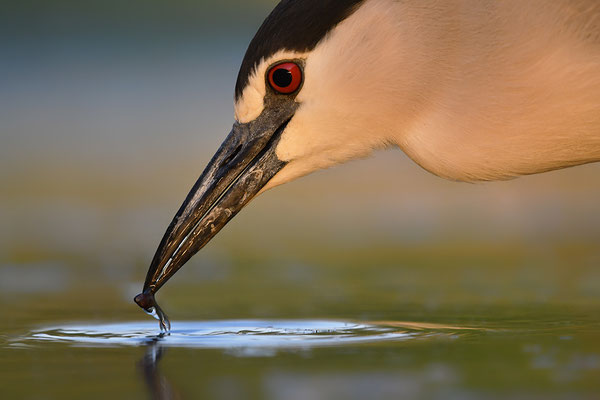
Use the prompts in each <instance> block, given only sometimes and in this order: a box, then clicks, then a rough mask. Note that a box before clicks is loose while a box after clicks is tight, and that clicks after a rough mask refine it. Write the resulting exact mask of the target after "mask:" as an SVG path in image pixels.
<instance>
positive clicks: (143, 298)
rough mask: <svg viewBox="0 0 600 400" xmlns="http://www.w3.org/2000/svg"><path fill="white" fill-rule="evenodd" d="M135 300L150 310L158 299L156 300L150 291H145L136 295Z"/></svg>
mask: <svg viewBox="0 0 600 400" xmlns="http://www.w3.org/2000/svg"><path fill="white" fill-rule="evenodd" d="M133 301H135V302H136V304H137V305H138V306H140V307H141V308H143V309H144V310H146V311H148V310H149V309H150V308H152V307H153V306H154V305H155V304H156V300H154V294H152V293H150V292H143V293H140V294H138V295H137V296H135V298H134V299H133Z"/></svg>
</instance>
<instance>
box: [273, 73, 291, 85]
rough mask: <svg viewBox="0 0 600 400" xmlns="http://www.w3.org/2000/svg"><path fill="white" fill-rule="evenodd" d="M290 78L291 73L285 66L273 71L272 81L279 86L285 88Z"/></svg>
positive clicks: (289, 83)
mask: <svg viewBox="0 0 600 400" xmlns="http://www.w3.org/2000/svg"><path fill="white" fill-rule="evenodd" d="M292 80H293V77H292V73H291V72H290V71H288V70H287V69H285V68H279V69H276V70H275V72H273V83H274V84H275V85H277V86H279V87H282V88H285V87H288V86H290V85H291V84H292Z"/></svg>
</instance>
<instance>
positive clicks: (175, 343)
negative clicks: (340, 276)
mask: <svg viewBox="0 0 600 400" xmlns="http://www.w3.org/2000/svg"><path fill="white" fill-rule="evenodd" d="M466 330H473V329H472V328H464V327H455V326H444V325H436V324H425V323H416V322H395V321H383V322H364V323H363V322H345V321H329V320H271V321H267V320H221V321H187V322H177V323H176V324H174V326H173V329H172V331H171V332H170V334H168V335H162V334H158V332H157V328H156V323H154V322H150V321H148V322H126V323H113V324H78V325H65V326H57V327H49V328H43V329H38V330H35V331H32V332H31V333H29V334H28V335H26V336H24V337H21V338H19V339H18V340H15V341H14V342H13V344H14V345H15V346H27V345H35V344H38V345H39V344H42V343H43V342H53V343H67V344H70V345H74V346H87V347H100V346H140V345H146V344H148V343H151V342H157V341H159V342H160V344H161V345H162V346H167V347H188V348H206V349H235V348H307V347H319V346H320V347H322V346H343V345H349V344H358V343H373V342H388V341H402V340H409V339H424V338H429V337H451V338H452V337H457V336H459V335H462V334H464V333H465V331H466Z"/></svg>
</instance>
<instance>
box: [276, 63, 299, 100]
mask: <svg viewBox="0 0 600 400" xmlns="http://www.w3.org/2000/svg"><path fill="white" fill-rule="evenodd" d="M268 76H269V84H270V85H271V87H272V88H273V89H275V91H277V92H279V93H283V94H290V93H294V92H295V91H296V90H298V88H299V87H300V84H301V83H302V70H301V69H300V67H299V66H298V64H296V63H293V62H286V63H283V64H278V65H276V66H274V67H273V68H271V69H270V70H269V75H268Z"/></svg>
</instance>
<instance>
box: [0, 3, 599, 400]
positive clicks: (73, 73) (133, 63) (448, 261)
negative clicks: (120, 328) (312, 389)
mask: <svg viewBox="0 0 600 400" xmlns="http://www.w3.org/2000/svg"><path fill="white" fill-rule="evenodd" d="M0 4H1V6H0V7H1V8H0V49H1V55H0V88H1V89H0V92H1V94H0V139H1V142H0V143H1V145H0V304H1V305H2V309H3V322H2V325H0V335H1V336H0V339H2V338H5V339H6V340H8V339H10V338H13V337H15V335H19V334H22V333H24V332H27V331H28V330H29V329H32V328H34V327H37V326H40V325H44V324H48V323H56V322H62V321H71V320H84V321H107V320H114V321H117V320H118V321H121V320H128V319H141V318H143V317H144V316H143V315H141V312H140V311H139V309H138V308H137V307H136V306H135V305H134V304H133V303H132V301H131V299H132V298H133V296H134V295H135V294H136V293H138V292H139V291H140V289H141V287H142V283H143V280H144V277H145V273H146V269H147V266H148V264H149V262H150V259H151V257H152V255H153V253H154V250H155V248H156V246H157V244H158V242H159V240H160V238H161V237H162V234H163V232H164V230H165V228H166V226H167V225H168V223H169V222H170V221H171V218H172V217H173V215H174V213H175V211H176V210H177V208H178V207H179V205H180V204H181V202H182V201H183V199H184V197H185V195H186V194H187V192H188V190H189V189H190V188H191V186H192V184H193V183H194V182H195V180H196V179H197V178H198V176H199V174H200V173H201V172H202V170H203V168H204V166H205V164H206V163H207V162H208V160H209V159H210V157H211V156H212V154H213V153H214V151H215V150H216V149H217V147H218V145H219V144H220V142H221V140H222V139H224V137H225V135H226V134H227V133H228V132H229V129H230V127H231V124H232V122H233V105H232V103H233V89H234V84H235V78H236V75H237V70H238V67H239V64H240V62H241V59H242V57H243V54H244V51H245V48H246V46H247V45H248V43H249V41H250V39H251V38H252V36H253V34H254V32H255V31H256V29H257V28H258V26H259V25H260V23H261V22H262V20H263V18H264V17H265V16H266V15H267V13H268V12H269V10H270V9H271V8H272V7H273V6H274V5H275V4H276V1H269V0H262V1H258V0H255V1H250V0H238V1H234V0H195V1H193V0H175V1H169V2H165V1H158V0H145V1H139V0H130V1H114V0H105V1H81V0H79V1H76V0H70V1H68V0H64V1H58V0H51V1H48V0H46V1H42V0H37V1H36V0H33V1H3V2H1V3H0ZM599 177H600V165H588V166H582V167H578V168H573V169H568V170H563V171H557V172H552V173H547V174H543V175H539V176H530V177H524V178H520V179H517V180H514V181H510V182H500V183H491V184H464V183H454V182H448V181H445V180H442V179H440V178H437V177H435V176H433V175H430V174H429V173H427V172H425V171H423V170H422V169H420V168H419V167H418V166H416V165H415V164H414V163H412V162H411V161H410V160H409V159H408V158H407V157H406V156H405V155H403V154H402V153H401V152H400V151H397V150H393V151H387V152H381V153H378V154H377V155H376V156H375V157H373V158H371V159H369V160H363V161H357V162H353V163H350V164H347V165H344V166H341V167H338V168H334V169H331V170H327V171H322V172H318V173H315V174H313V175H311V176H309V177H306V178H303V179H301V180H299V181H297V182H293V183H290V184H288V185H285V186H283V187H279V188H276V189H274V190H272V191H270V192H267V193H266V194H264V195H262V196H260V197H259V198H257V199H256V200H255V201H253V202H252V204H250V205H249V206H248V207H247V208H246V209H245V210H244V211H243V212H242V213H241V214H240V215H239V216H237V217H236V218H235V219H234V220H233V221H232V222H231V223H230V224H229V225H228V226H227V227H226V228H225V229H224V230H223V231H222V232H221V233H220V234H219V235H218V236H217V237H216V238H215V239H214V240H213V241H212V242H211V243H210V244H209V245H208V246H207V247H206V248H205V249H204V250H202V251H201V252H200V253H199V254H198V255H197V256H196V257H195V258H194V259H192V260H191V261H190V262H189V263H188V265H186V266H185V267H184V268H183V269H182V270H181V271H180V272H179V273H178V274H177V275H176V276H175V278H173V279H172V280H171V281H170V282H169V284H168V285H167V286H166V287H165V288H164V289H163V290H161V294H160V295H159V300H160V302H161V304H163V306H164V307H165V308H166V309H167V311H169V314H170V315H171V317H172V318H173V320H174V323H176V321H177V319H183V318H189V319H214V318H348V319H362V320H368V319H394V320H417V321H429V322H438V323H451V324H459V323H463V324H471V325H477V326H486V327H490V326H491V327H503V328H507V329H508V328H509V327H515V326H519V327H521V328H522V327H523V325H526V326H528V327H531V328H535V327H536V326H539V327H540V329H546V328H548V326H549V325H548V324H556V323H559V324H560V323H563V322H564V324H565V326H566V327H567V328H566V329H567V330H568V327H569V326H570V325H569V323H568V321H567V322H565V318H566V319H567V320H572V321H585V323H584V325H581V326H586V327H588V328H589V326H590V325H589V324H592V325H593V326H594V329H596V330H593V332H596V333H597V332H598V330H597V320H596V319H595V317H594V316H596V315H597V311H598V306H599V305H600V268H599V267H600V246H599V245H598V244H599V239H600V212H598V201H599V199H600V179H599ZM527 321H528V323H529V324H530V325H527ZM561 326H563V325H561ZM588 328H586V329H587V330H586V331H585V332H588V333H589V330H590V329H591V328H590V329H588ZM574 331H575V332H577V328H574ZM534 342H535V341H534ZM582 343H584V344H582V345H581V346H582V347H583V349H582V350H580V351H581V352H582V354H586V355H588V356H589V355H592V356H593V357H597V358H594V360H596V361H598V360H600V358H598V357H600V356H599V355H598V354H599V353H598V346H597V345H595V344H592V343H593V341H592V340H591V339H590V340H589V341H585V340H584V341H583V342H582ZM585 343H589V347H585V346H586V345H585ZM0 344H1V343H0ZM490 346H491V345H490ZM494 346H495V345H494ZM519 346H520V345H519ZM491 348H492V347H490V349H491ZM519 349H521V347H519ZM519 349H517V350H514V351H515V352H516V353H515V354H517V353H518V354H519V356H517V355H515V356H514V358H511V357H512V356H507V357H506V359H505V363H504V364H502V365H503V367H504V369H501V371H504V373H508V374H509V375H510V376H511V377H513V375H515V374H516V375H519V376H521V377H523V379H522V382H521V381H519V382H521V383H520V384H521V386H518V387H519V388H522V389H523V390H525V393H529V391H528V390H529V389H531V388H529V386H528V385H532V388H533V389H531V390H533V391H534V392H536V393H537V392H539V391H540V390H541V391H542V392H543V390H544V389H543V388H551V387H554V386H553V385H559V386H560V385H561V382H562V381H560V382H559V381H556V380H553V379H554V378H553V376H554V375H552V373H551V372H552V371H553V370H552V368H559V367H560V365H558V366H557V365H553V366H551V367H548V368H549V371H550V372H548V373H549V374H550V375H547V376H546V375H543V377H542V378H540V377H537V375H536V379H537V380H536V379H529V376H530V375H528V372H530V370H529V369H527V368H526V367H525V366H524V365H525V364H523V365H521V360H522V358H520V357H525V356H524V355H523V354H525V353H526V352H525V353H523V354H522V353H521V350H519ZM559 349H561V348H560V347H559ZM488 350H489V349H488ZM478 351H479V350H478ZM523 351H524V350H523ZM561 351H562V350H561ZM565 351H567V350H565ZM332 352H333V351H332ZM333 353H335V352H333ZM1 354H2V351H1V350H0V355H1ZM336 354H337V353H336ZM336 354H329V353H328V354H327V357H333V359H335V356H336ZM436 354H438V355H439V354H440V353H436ZM442 354H443V352H442ZM511 354H512V353H511ZM568 354H570V353H568ZM568 354H567V356H565V357H567V358H568ZM3 355H4V362H5V363H6V364H5V368H9V367H8V366H10V365H13V366H15V365H18V366H20V367H23V365H25V366H26V367H25V369H27V368H29V367H31V365H32V363H33V364H36V363H38V364H39V363H42V364H43V362H44V361H43V360H42V359H35V360H37V361H32V360H31V359H29V358H27V357H24V356H23V353H19V355H15V353H13V352H12V351H11V352H8V351H5V352H4V353H3ZM338 355H339V354H338ZM380 355H381V354H380ZM128 356H131V355H130V353H128ZM431 356H432V354H430V353H429V352H427V351H424V350H423V349H422V348H420V349H419V350H417V351H416V353H415V354H414V357H413V358H410V356H407V357H409V359H410V360H411V362H413V363H414V364H415V365H416V364H419V365H421V364H424V365H430V364H428V362H434V361H435V362H437V361H439V360H437V361H436V360H432V359H428V358H427V357H431ZM48 357H50V355H48ZM52 357H54V355H53V356H52ZM218 357H219V356H216V355H213V358H215V359H217V360H216V361H215V363H217V364H218V363H219V362H221V363H223V362H224V361H223V360H222V359H220V358H218ZM286 357H289V356H286ZM134 358H135V357H134ZM328 359H330V358H328ZM369 360H370V363H371V364H369V363H367V365H370V367H369V371H372V370H373V369H374V368H376V363H374V362H373V359H369ZM213 361H214V360H213ZM355 361H356V364H357V366H360V365H364V364H362V363H363V361H364V360H362V361H361V360H355ZM388 361H389V360H388ZM446 361H447V363H448V365H451V366H452V368H455V369H456V370H457V371H459V373H458V375H457V376H459V377H465V376H470V375H469V374H475V378H473V379H475V381H477V382H486V383H482V384H481V385H474V386H472V385H471V383H472V382H471V381H472V380H469V379H464V380H461V379H458V378H457V379H458V381H452V382H450V383H449V385H455V386H456V387H463V388H464V387H469V390H471V389H473V387H477V388H478V389H477V390H480V389H481V390H484V391H485V390H491V391H492V392H493V391H494V390H496V389H497V386H498V385H500V386H501V382H502V377H503V376H504V375H503V372H500V373H499V374H497V375H496V376H495V377H493V376H488V377H486V378H477V377H476V374H477V373H478V369H479V368H480V366H481V363H476V362H463V361H464V360H463V361H456V360H455V358H454V355H452V356H450V357H449V359H448V360H446ZM186 362H192V361H189V360H188V361H186ZM287 362H288V361H285V362H284V364H285V363H287ZM338 362H339V359H338ZM344 363H348V364H347V365H352V361H351V360H350V361H348V360H346V361H344ZM513 363H516V364H513ZM592 364H593V363H592ZM186 365H187V364H186ZM285 365H287V364H285ZM321 365H322V364H321ZM325 365H327V363H325ZM336 365H337V364H336ZM382 365H387V364H385V363H383V364H382ZM394 365H395V367H398V365H396V364H394ZM436 365H437V364H436ZM515 365H521V366H522V367H523V368H524V369H523V370H519V369H518V367H516V369H515ZM527 365H529V364H527ZM585 365H587V364H585ZM594 365H595V367H594V368H591V369H585V368H584V369H585V371H588V372H589V371H593V372H594V373H595V372H596V371H597V370H598V368H600V367H599V365H600V361H598V364H593V366H594ZM313 367H314V366H313V365H312V364H311V365H310V368H313ZM106 368H107V371H108V368H109V366H108V365H107V366H106ZM307 368H309V366H307ZM582 368H583V367H582ZM331 370H332V371H338V370H337V369H335V367H333V366H332V367H331ZM385 370H386V371H389V369H385ZM15 371H18V369H13V375H12V378H11V379H16V380H17V381H19V379H22V380H23V381H24V382H25V381H29V380H30V378H31V376H30V375H29V374H28V373H25V372H24V373H22V374H20V375H19V373H18V372H15ZM353 371H354V370H353ZM361 371H362V369H360V368H357V369H356V370H355V371H354V372H353V373H359V374H360V372H361ZM411 371H412V369H411ZM515 371H521V372H520V373H517V372H515ZM509 372H510V373H509ZM554 372H555V371H554ZM588 372H586V373H588ZM80 373H82V374H85V372H80ZM330 373H333V374H334V375H335V374H337V373H338V372H331V371H330ZM340 373H341V372H340ZM413 373H416V374H417V375H418V374H419V372H418V371H417V372H414V371H413V372H411V374H413ZM589 373H590V374H591V372H589ZM341 374H342V376H347V375H343V373H341ZM511 374H512V375H511ZM92 375H93V374H92V372H90V376H88V378H89V379H90V382H91V381H92V378H91V376H92ZM36 376H37V375H36ZM40 376H41V377H40ZM40 376H38V378H36V379H41V381H43V382H45V381H46V380H47V379H49V378H44V377H43V374H42V375H40ZM286 376H287V375H286ZM291 376H292V377H293V376H295V375H294V374H291ZM335 376H338V375H335ZM409 376H412V375H410V374H409ZM561 376H562V375H561ZM575 376H576V378H573V379H572V380H570V381H568V382H567V386H566V387H567V389H569V390H577V391H581V390H583V391H584V392H585V393H586V394H588V395H589V394H591V393H596V394H597V392H595V390H596V389H598V384H597V383H594V381H593V380H592V379H591V378H588V375H586V374H585V373H582V372H580V371H576V373H575ZM577 376H578V378H577ZM471 377H473V376H471ZM246 378H247V377H246ZM0 379H1V378H0ZM247 379H250V380H252V379H251V378H247ZM347 379H349V380H351V381H352V380H353V378H347ZM407 379H409V378H407ZM410 379H412V378H410ZM478 379H479V380H478ZM486 379H487V380H486ZM494 379H496V380H497V381H494ZM392 380H393V379H392ZM83 381H85V379H83ZM309 382H310V380H309ZM342 382H343V379H342ZM386 382H387V381H386ZM423 382H425V383H427V382H428V381H427V379H425V380H424V381H423ZM457 382H458V383H457ZM490 382H492V383H490ZM425 383H424V384H425ZM563 383H564V382H563ZM124 385H125V384H124ZM461 385H462V386H461ZM569 385H571V386H569ZM92 386H93V385H92ZM125 386H127V385H125ZM479 386H483V389H482V388H481V387H479ZM134 387H135V386H134ZM55 389H56V390H55V391H52V390H51V391H50V392H49V393H50V398H52V397H53V396H52V395H53V394H56V395H57V396H58V394H60V393H61V392H60V389H58V388H55ZM130 389H131V388H130ZM14 390H15V392H14V394H15V395H16V393H19V391H18V389H16V388H15V389H14ZM29 390H30V391H33V392H31V393H30V395H31V396H25V397H28V398H29V397H31V398H37V397H36V392H35V390H34V389H31V388H30V389H29ZM82 390H83V389H82ZM131 390H132V393H137V392H136V391H135V390H133V389H131ZM84 392H85V391H84ZM193 392H194V391H193V389H190V393H193ZM417 392H418V391H417ZM82 393H83V392H82ZM258 393H262V392H260V391H258ZM457 393H463V392H460V391H458V392H457ZM38 394H39V393H38ZM129 394H130V395H131V393H129ZM17 397H19V396H17ZM92 397H93V396H92ZM260 397H261V396H260V395H259V398H260ZM266 397H269V396H266ZM15 398H16V397H15Z"/></svg>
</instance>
